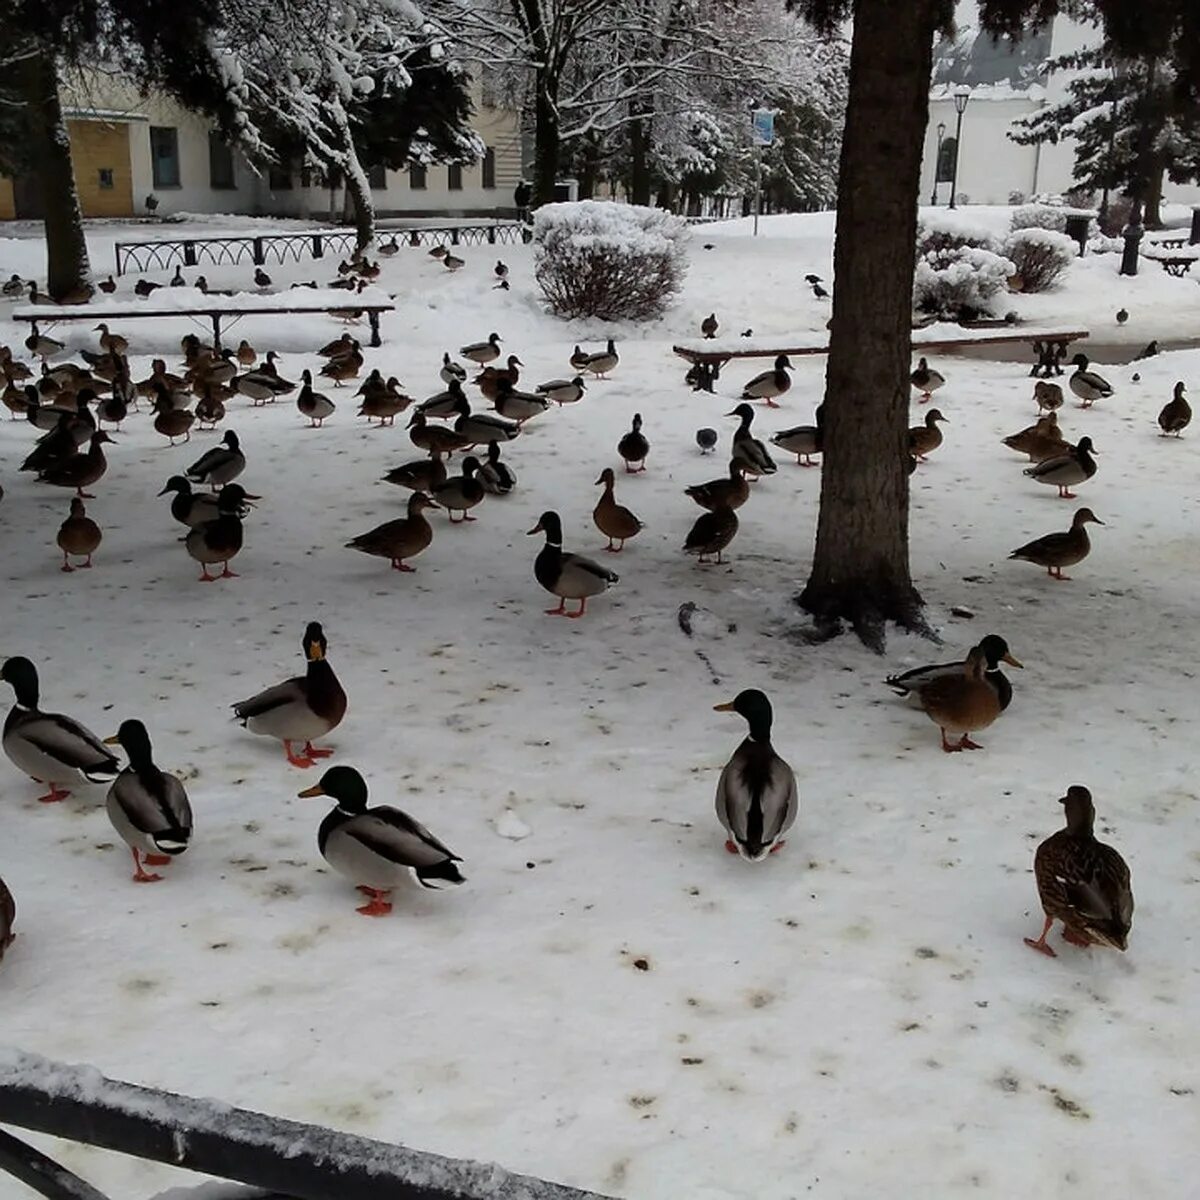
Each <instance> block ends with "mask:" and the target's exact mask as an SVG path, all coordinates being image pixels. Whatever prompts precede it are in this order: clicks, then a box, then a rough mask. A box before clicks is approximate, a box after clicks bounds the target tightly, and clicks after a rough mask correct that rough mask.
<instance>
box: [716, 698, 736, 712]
mask: <svg viewBox="0 0 1200 1200" xmlns="http://www.w3.org/2000/svg"><path fill="white" fill-rule="evenodd" d="M713 712H733V701H732V700H730V701H729V703H728V704H714V705H713Z"/></svg>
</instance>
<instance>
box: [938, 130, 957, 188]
mask: <svg viewBox="0 0 1200 1200" xmlns="http://www.w3.org/2000/svg"><path fill="white" fill-rule="evenodd" d="M957 150H958V141H957V139H955V138H952V137H948V138H943V139H942V148H941V149H940V150H939V151H938V160H937V182H938V183H949V182H950V181H951V180H952V179H953V178H954V155H955V152H956V151H957Z"/></svg>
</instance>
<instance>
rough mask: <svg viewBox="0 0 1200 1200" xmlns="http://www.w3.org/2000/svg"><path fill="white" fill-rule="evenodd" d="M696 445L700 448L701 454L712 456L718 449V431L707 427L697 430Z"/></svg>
mask: <svg viewBox="0 0 1200 1200" xmlns="http://www.w3.org/2000/svg"><path fill="white" fill-rule="evenodd" d="M696 445H697V446H699V447H700V453H701V454H711V453H712V452H713V451H714V450H715V449H716V448H717V431H716V430H715V429H710V428H709V427H708V426H707V425H706V426H705V427H704V428H703V429H697V430H696Z"/></svg>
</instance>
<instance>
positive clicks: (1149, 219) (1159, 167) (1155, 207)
mask: <svg viewBox="0 0 1200 1200" xmlns="http://www.w3.org/2000/svg"><path fill="white" fill-rule="evenodd" d="M1150 161H1151V167H1150V178H1149V182H1148V183H1147V185H1146V212H1145V215H1144V216H1143V218H1142V220H1143V223H1144V224H1145V226H1146V228H1147V229H1161V228H1162V192H1163V171H1164V170H1165V169H1166V168H1165V167H1164V166H1163V163H1162V155H1161V154H1155V155H1153V156H1152V158H1151V160H1150Z"/></svg>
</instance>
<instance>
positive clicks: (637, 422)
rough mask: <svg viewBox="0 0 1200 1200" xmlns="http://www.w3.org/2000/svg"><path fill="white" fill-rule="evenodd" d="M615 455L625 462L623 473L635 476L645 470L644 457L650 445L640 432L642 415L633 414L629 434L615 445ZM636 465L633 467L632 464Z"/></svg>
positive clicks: (648, 451)
mask: <svg viewBox="0 0 1200 1200" xmlns="http://www.w3.org/2000/svg"><path fill="white" fill-rule="evenodd" d="M617 453H618V454H619V455H620V456H621V457H622V458H623V459H624V460H625V473H626V474H627V475H637V474H639V473H640V472H642V471H644V470H645V469H646V456H647V455H648V454H649V453H650V443H649V442H648V441H647V440H646V435H645V434H644V433H643V432H642V414H641V413H634V414H633V421H632V423H631V424H630V426H629V432H628V433H627V434H625V436H624V437H622V438H621V440H620V441H619V442H618V443H617ZM634 463H637V464H638V465H637V466H636V467H635V466H634V465H633V464H634Z"/></svg>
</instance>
